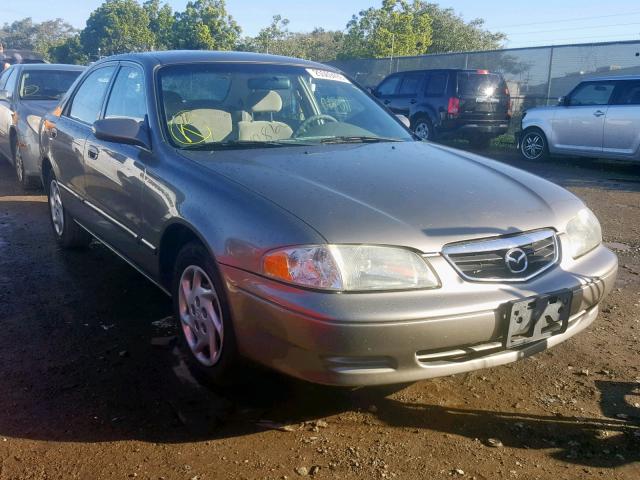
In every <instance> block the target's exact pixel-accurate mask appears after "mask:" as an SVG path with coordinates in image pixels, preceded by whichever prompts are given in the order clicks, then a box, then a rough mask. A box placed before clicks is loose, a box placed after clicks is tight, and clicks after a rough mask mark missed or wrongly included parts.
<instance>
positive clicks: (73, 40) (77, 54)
mask: <svg viewBox="0 0 640 480" xmlns="http://www.w3.org/2000/svg"><path fill="white" fill-rule="evenodd" d="M48 55H49V59H50V60H51V61H52V62H55V63H74V64H77V65H86V64H87V63H89V57H88V56H87V55H86V53H85V52H84V49H83V48H82V44H81V43H80V36H79V35H74V36H73V37H69V38H67V39H66V40H65V41H63V42H62V43H60V44H58V45H55V46H53V47H51V48H50V49H49V51H48Z"/></svg>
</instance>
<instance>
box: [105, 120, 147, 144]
mask: <svg viewBox="0 0 640 480" xmlns="http://www.w3.org/2000/svg"><path fill="white" fill-rule="evenodd" d="M93 132H94V134H95V136H96V138H97V139H99V140H104V141H106V142H114V143H124V144H126V145H137V146H138V147H142V148H146V149H147V150H150V149H151V139H150V138H149V131H148V130H147V126H146V124H145V122H141V121H138V120H134V119H132V118H104V119H102V120H96V121H95V122H93Z"/></svg>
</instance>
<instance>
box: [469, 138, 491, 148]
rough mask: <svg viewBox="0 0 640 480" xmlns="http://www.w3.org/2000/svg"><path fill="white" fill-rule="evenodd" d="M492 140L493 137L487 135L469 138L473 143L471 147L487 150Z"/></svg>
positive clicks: (470, 142)
mask: <svg viewBox="0 0 640 480" xmlns="http://www.w3.org/2000/svg"><path fill="white" fill-rule="evenodd" d="M491 140H492V139H491V137H485V136H477V137H471V138H470V139H469V144H470V145H471V147H473V148H476V149H478V150H486V149H488V148H489V146H490V145H491Z"/></svg>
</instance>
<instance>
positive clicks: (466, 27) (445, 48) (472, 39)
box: [421, 2, 507, 53]
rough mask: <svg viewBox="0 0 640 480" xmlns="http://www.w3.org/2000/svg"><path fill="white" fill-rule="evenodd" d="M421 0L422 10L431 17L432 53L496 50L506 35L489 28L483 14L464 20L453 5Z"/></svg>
mask: <svg viewBox="0 0 640 480" xmlns="http://www.w3.org/2000/svg"><path fill="white" fill-rule="evenodd" d="M421 3H422V5H421V10H422V11H424V12H426V13H427V14H428V15H429V17H430V18H431V29H432V32H431V40H432V43H431V47H430V48H429V53H447V52H464V51H470V50H496V49H499V48H501V47H502V44H503V43H504V41H505V40H506V39H507V36H506V35H505V34H504V33H501V32H490V31H489V30H486V29H485V28H484V20H482V19H480V18H476V19H474V20H471V21H469V22H465V21H464V19H463V18H462V17H461V16H460V15H458V14H457V13H456V12H455V11H454V10H453V9H452V8H441V7H440V6H439V5H437V4H435V3H426V2H421Z"/></svg>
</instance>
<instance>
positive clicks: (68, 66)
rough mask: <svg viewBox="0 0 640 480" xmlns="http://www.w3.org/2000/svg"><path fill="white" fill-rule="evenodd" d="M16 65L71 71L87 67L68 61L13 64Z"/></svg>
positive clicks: (26, 67) (36, 68)
mask: <svg viewBox="0 0 640 480" xmlns="http://www.w3.org/2000/svg"><path fill="white" fill-rule="evenodd" d="M13 66H14V67H20V68H21V69H22V70H70V71H82V70H84V69H85V68H87V67H83V66H82V65H71V64H67V63H18V64H16V65H13Z"/></svg>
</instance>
